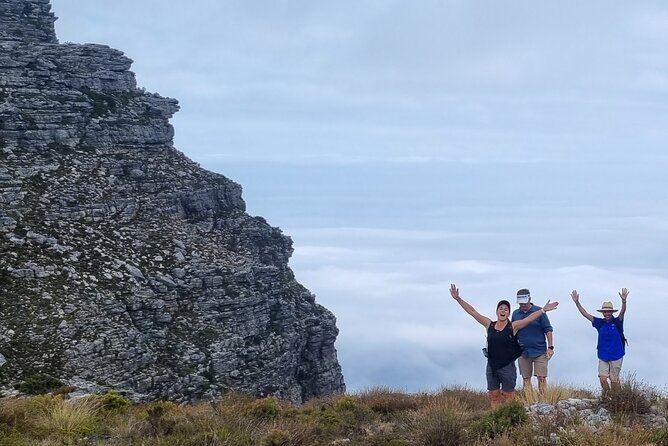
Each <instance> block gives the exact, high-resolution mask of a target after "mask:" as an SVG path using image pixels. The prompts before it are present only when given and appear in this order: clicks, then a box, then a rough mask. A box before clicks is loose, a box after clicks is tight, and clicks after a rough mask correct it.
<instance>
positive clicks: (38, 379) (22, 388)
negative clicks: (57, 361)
mask: <svg viewBox="0 0 668 446" xmlns="http://www.w3.org/2000/svg"><path fill="white" fill-rule="evenodd" d="M63 387H66V386H65V383H64V382H62V381H60V380H58V379H56V378H54V377H52V376H49V375H42V374H39V373H38V374H35V375H31V376H29V377H27V378H26V379H25V381H23V382H21V383H20V384H17V385H16V390H18V391H19V392H23V393H27V394H29V395H40V394H44V393H49V392H54V391H56V390H58V389H61V388H63Z"/></svg>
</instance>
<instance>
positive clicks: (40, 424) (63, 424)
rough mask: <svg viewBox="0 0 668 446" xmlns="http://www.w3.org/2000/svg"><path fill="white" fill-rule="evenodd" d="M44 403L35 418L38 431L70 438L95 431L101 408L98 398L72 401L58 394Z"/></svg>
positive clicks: (64, 438) (76, 437)
mask: <svg viewBox="0 0 668 446" xmlns="http://www.w3.org/2000/svg"><path fill="white" fill-rule="evenodd" d="M42 403H43V404H42ZM42 403H40V405H41V407H40V408H39V409H38V411H37V414H36V416H35V420H34V426H35V428H36V429H37V431H38V432H43V433H44V434H45V435H51V436H55V437H56V438H57V439H61V440H68V439H78V438H82V437H84V436H86V435H88V434H90V433H92V432H94V431H95V427H96V417H97V414H98V412H99V410H100V403H99V402H98V400H97V399H96V398H82V399H79V400H76V401H72V400H66V399H64V398H63V397H62V396H56V397H53V398H51V399H50V400H44V401H43V402H42Z"/></svg>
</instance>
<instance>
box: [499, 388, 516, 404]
mask: <svg viewBox="0 0 668 446" xmlns="http://www.w3.org/2000/svg"><path fill="white" fill-rule="evenodd" d="M514 399H515V392H506V391H503V390H502V391H501V400H502V402H503V403H507V402H509V401H512V400H514Z"/></svg>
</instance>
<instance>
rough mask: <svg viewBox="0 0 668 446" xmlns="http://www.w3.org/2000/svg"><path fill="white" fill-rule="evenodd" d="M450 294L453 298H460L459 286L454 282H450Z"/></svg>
mask: <svg viewBox="0 0 668 446" xmlns="http://www.w3.org/2000/svg"><path fill="white" fill-rule="evenodd" d="M450 295H451V296H452V298H453V299H455V300H457V299H459V288H457V286H456V285H455V284H454V283H451V284H450Z"/></svg>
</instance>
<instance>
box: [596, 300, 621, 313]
mask: <svg viewBox="0 0 668 446" xmlns="http://www.w3.org/2000/svg"><path fill="white" fill-rule="evenodd" d="M596 311H598V312H599V313H603V312H604V311H612V312H613V313H615V312H617V311H619V310H615V309H614V308H613V306H612V302H610V301H607V302H603V305H601V309H600V310H596Z"/></svg>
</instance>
